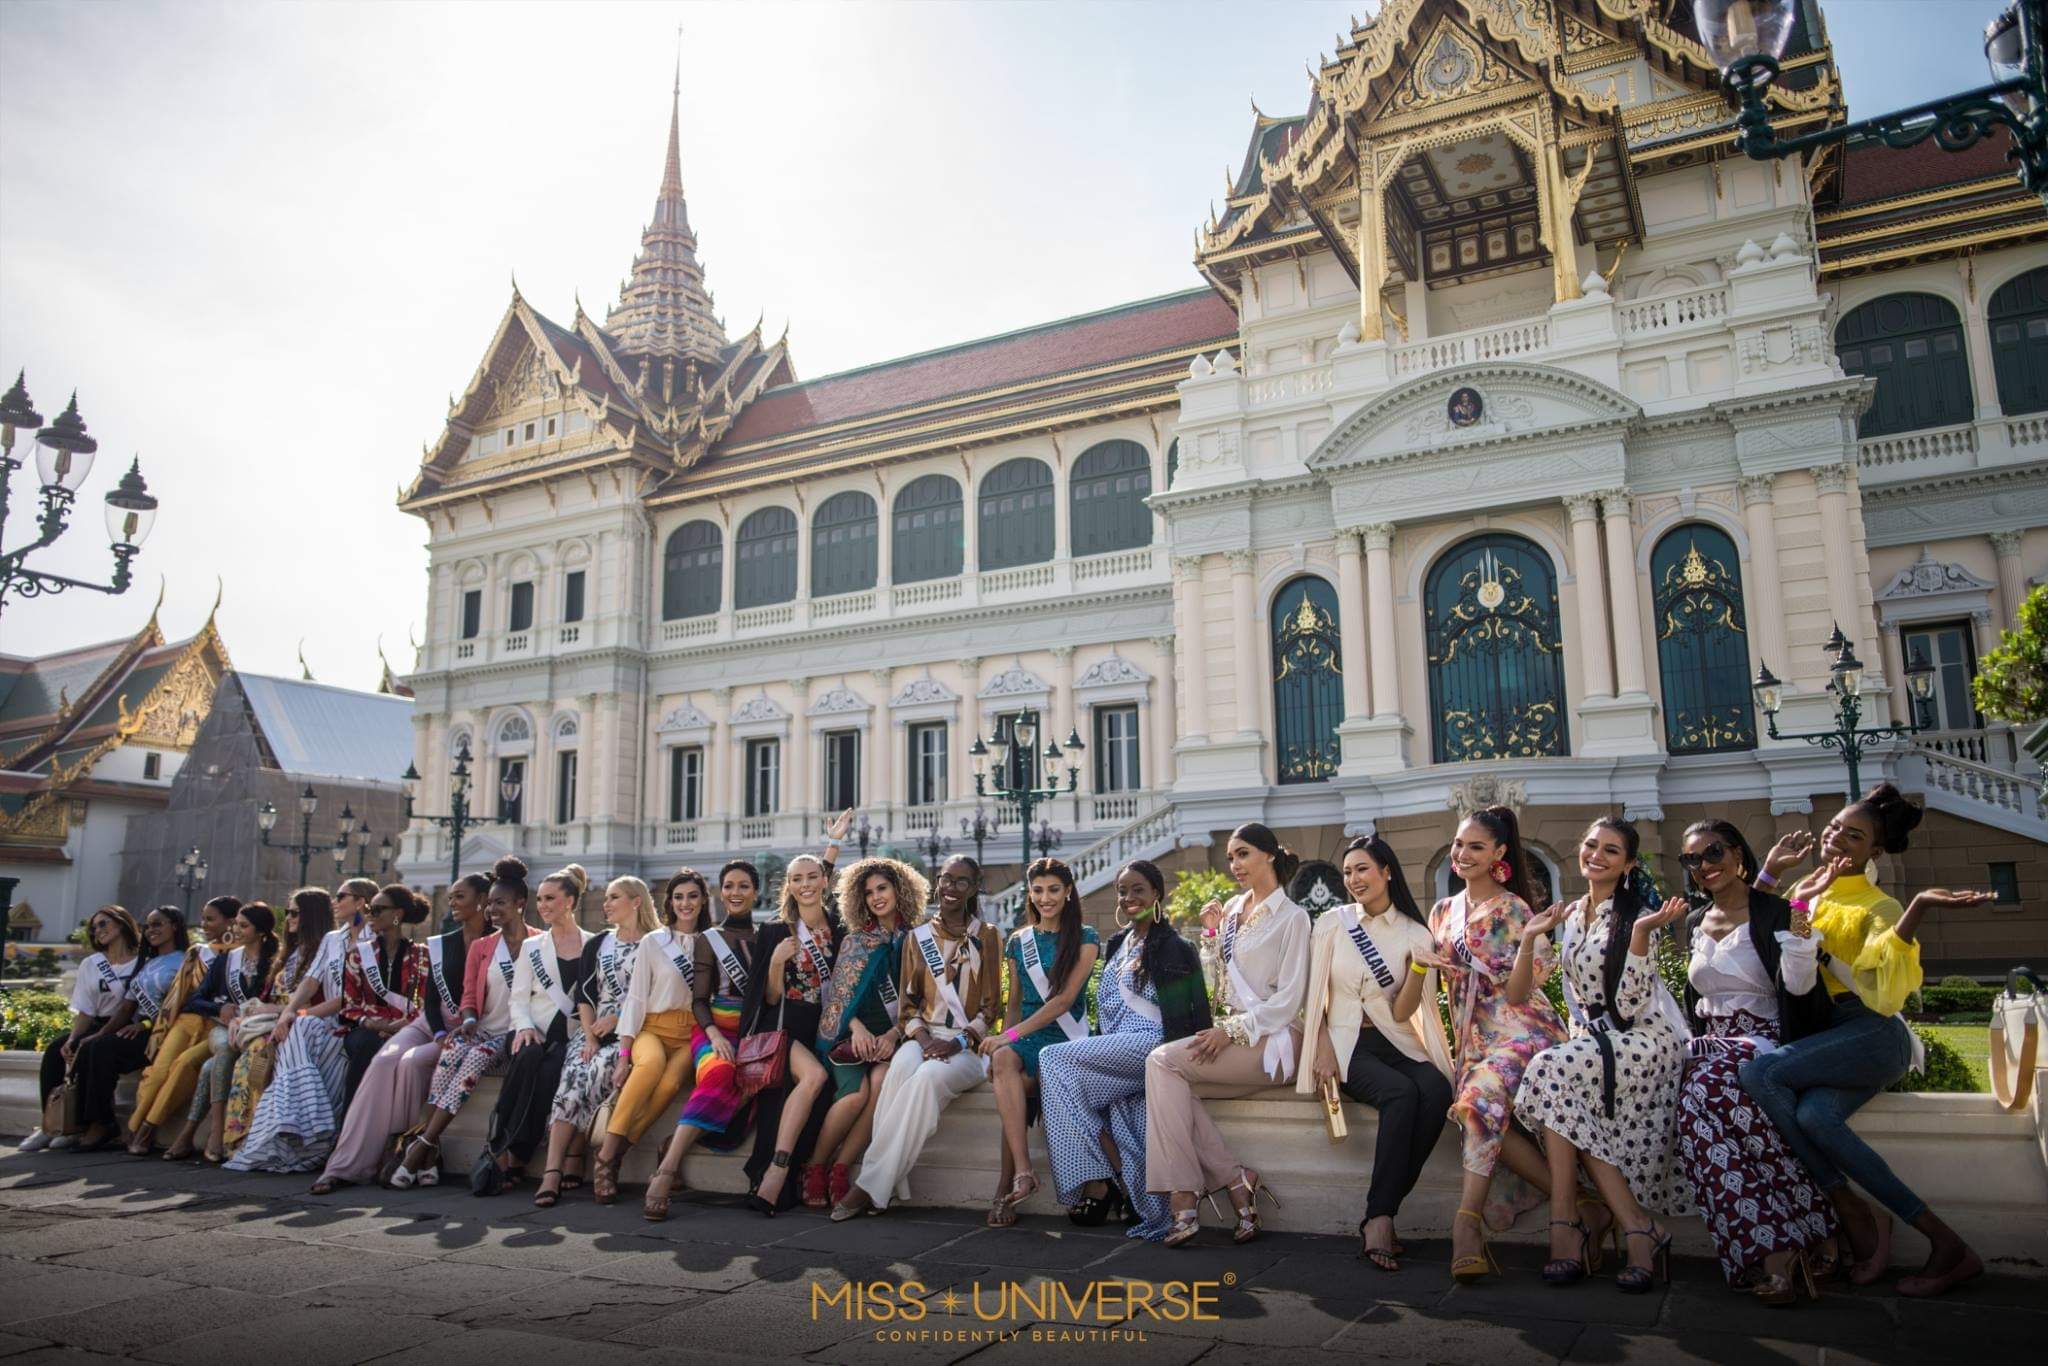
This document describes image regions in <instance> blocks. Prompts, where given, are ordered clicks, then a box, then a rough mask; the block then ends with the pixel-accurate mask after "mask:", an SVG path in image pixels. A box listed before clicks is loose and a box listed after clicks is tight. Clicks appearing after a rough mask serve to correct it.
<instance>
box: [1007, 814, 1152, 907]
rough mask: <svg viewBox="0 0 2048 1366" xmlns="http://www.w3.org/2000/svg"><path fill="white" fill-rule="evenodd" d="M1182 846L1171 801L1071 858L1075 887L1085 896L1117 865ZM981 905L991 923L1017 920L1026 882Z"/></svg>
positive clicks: (1110, 875) (1105, 880)
mask: <svg viewBox="0 0 2048 1366" xmlns="http://www.w3.org/2000/svg"><path fill="white" fill-rule="evenodd" d="M1179 846H1180V824H1179V821H1178V820H1177V819H1176V817H1175V815H1174V810H1173V807H1172V805H1171V804H1170V803H1168V804H1164V805H1161V806H1158V807H1156V808H1154V809H1153V810H1151V811H1148V812H1146V813H1145V814H1143V815H1141V816H1138V817H1137V818H1135V819H1134V820H1132V821H1131V822H1130V823H1129V824H1127V825H1124V826H1122V827H1121V828H1119V829H1116V830H1113V831H1111V832H1110V833H1109V834H1107V835H1105V836H1103V837H1102V838H1101V839H1099V840H1097V841H1095V843H1093V844H1091V845H1089V846H1088V847H1087V848H1086V849H1083V850H1082V851H1081V852H1080V853H1078V854H1075V855H1073V856H1072V857H1071V858H1068V859H1067V860H1066V864H1067V866H1068V867H1069V868H1072V869H1073V870H1074V881H1075V888H1076V890H1078V891H1079V892H1080V894H1081V895H1082V896H1084V897H1085V896H1087V895H1088V894H1089V893H1090V892H1093V891H1097V890H1099V889H1100V888H1103V887H1107V886H1108V885H1109V881H1110V879H1111V878H1113V877H1115V876H1116V873H1117V869H1119V868H1121V867H1123V866H1124V865H1125V864H1126V863H1129V862H1130V861H1131V860H1132V859H1134V858H1143V859H1154V858H1158V857H1160V856H1161V855H1162V854H1165V853H1168V852H1170V851H1171V850H1173V849H1176V848H1178V847H1179ZM982 907H983V910H984V914H985V918H986V919H987V920H988V922H989V923H990V924H994V925H1010V924H1015V923H1016V921H1017V918H1018V916H1020V915H1021V914H1022V913H1023V910H1024V883H1023V882H1022V881H1021V880H1019V881H1017V882H1013V883H1011V884H1010V885H1009V886H1008V887H1005V888H1004V889H1003V890H1002V891H1000V892H997V893H996V894H995V895H993V896H986V897H983V898H982Z"/></svg>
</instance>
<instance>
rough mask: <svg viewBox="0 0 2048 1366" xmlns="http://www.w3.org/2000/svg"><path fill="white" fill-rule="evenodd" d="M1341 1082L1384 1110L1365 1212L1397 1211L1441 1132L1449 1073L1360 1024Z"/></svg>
mask: <svg viewBox="0 0 2048 1366" xmlns="http://www.w3.org/2000/svg"><path fill="white" fill-rule="evenodd" d="M1338 1087H1339V1089H1341V1090H1342V1091H1343V1092H1344V1094H1345V1095H1347V1096H1349V1097H1351V1098H1352V1099H1353V1100H1355V1101H1357V1102H1358V1103H1359V1104H1361V1105H1370V1106H1372V1107H1373V1108H1374V1109H1375V1110H1378V1111H1379V1112H1380V1132H1379V1140H1378V1142H1377V1143H1375V1144H1374V1146H1373V1154H1372V1184H1371V1185H1370V1186H1368V1187H1367V1188H1366V1193H1365V1217H1366V1218H1368V1219H1377V1218H1379V1217H1380V1216H1381V1215H1387V1216H1392V1215H1395V1214H1398V1213H1400V1210H1401V1202H1402V1201H1403V1200H1404V1199H1406V1198H1407V1196H1408V1192H1409V1191H1412V1190H1414V1189H1415V1183H1416V1182H1417V1181H1418V1180H1420V1179H1421V1178H1422V1168H1423V1165H1424V1164H1425V1163H1427V1162H1428V1161H1429V1155H1430V1153H1431V1151H1433V1150H1434V1149H1435V1147H1436V1141H1437V1139H1438V1138H1439V1137H1441V1136H1442V1134H1443V1131H1444V1117H1445V1116H1446V1115H1448V1114H1449V1113H1450V1110H1451V1082H1450V1078H1448V1077H1446V1076H1445V1075H1444V1074H1443V1073H1441V1072H1439V1071H1437V1070H1436V1064H1434V1063H1432V1062H1428V1061H1423V1062H1417V1061H1416V1060H1415V1059H1413V1058H1411V1057H1409V1056H1408V1055H1407V1054H1405V1053H1403V1052H1402V1051H1401V1050H1400V1049H1398V1048H1396V1047H1394V1045H1393V1044H1392V1043H1391V1042H1389V1041H1388V1039H1387V1036H1386V1035H1384V1034H1382V1033H1380V1032H1379V1031H1378V1030H1377V1029H1361V1030H1359V1031H1358V1045H1357V1047H1355V1048H1353V1049H1352V1050H1351V1065H1350V1067H1349V1068H1348V1069H1347V1070H1346V1071H1345V1074H1344V1080H1343V1081H1341V1082H1339V1083H1338Z"/></svg>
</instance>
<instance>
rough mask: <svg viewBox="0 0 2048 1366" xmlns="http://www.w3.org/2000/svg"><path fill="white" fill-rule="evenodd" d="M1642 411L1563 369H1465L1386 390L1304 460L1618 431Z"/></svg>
mask: <svg viewBox="0 0 2048 1366" xmlns="http://www.w3.org/2000/svg"><path fill="white" fill-rule="evenodd" d="M1641 415H1642V409H1641V408H1640V407H1638V406H1637V405H1636V404H1635V403H1634V402H1633V401H1632V400H1630V399H1629V398H1627V397H1626V396H1625V395H1623V394H1620V393H1617V392H1616V391H1615V390H1613V389H1610V388H1608V387H1607V386H1606V385H1604V384H1602V383H1600V382H1599V381H1597V380H1593V379H1588V378H1586V377H1585V376H1584V375H1577V374H1573V373H1571V372H1570V371H1567V370H1559V369H1555V368H1553V367H1550V366H1543V365H1522V364H1510V363H1503V364H1497V365H1489V366H1463V367H1459V368H1456V369H1452V370H1447V371H1437V372H1434V373H1431V374H1428V375H1424V376H1422V377H1421V378H1419V379H1415V380H1411V381H1409V382H1408V383H1406V384H1403V385H1400V386H1398V387H1396V388H1394V389H1390V390H1388V391H1387V392H1386V393H1385V394H1383V395H1381V396H1380V397H1379V398H1377V399H1374V400H1373V401H1372V402H1370V403H1368V404H1366V405H1365V406H1364V407H1362V408H1360V409H1359V410H1358V411H1357V412H1356V413H1353V414H1352V415H1351V416H1350V417H1349V418H1347V419H1345V421H1344V422H1342V423H1341V424H1339V425H1338V426H1337V427H1336V428H1335V429H1334V430H1332V431H1331V432H1330V434H1329V435H1328V436H1326V437H1324V438H1323V440H1322V442H1321V444H1319V445H1318V446H1317V447H1316V449H1315V450H1314V451H1313V452H1312V453H1311V454H1310V455H1309V458H1308V464H1309V466H1310V468H1312V469H1314V468H1321V469H1338V468H1343V467H1347V466H1353V465H1360V464H1370V463H1375V462H1379V461H1389V460H1408V459H1415V458H1418V457H1426V456H1428V455H1429V454H1431V453H1433V452H1435V451H1439V450H1445V449H1456V448H1459V447H1466V446H1475V445H1481V444H1487V443H1495V442H1501V441H1512V440H1517V439H1523V438H1532V437H1538V436H1562V435H1585V434H1589V433H1591V432H1594V431H1598V430H1600V429H1603V428H1604V429H1608V430H1611V431H1613V432H1616V433H1619V432H1620V431H1621V430H1622V429H1624V428H1626V427H1627V425H1628V424H1629V423H1631V422H1633V421H1635V420H1636V419H1638V418H1640V417H1641Z"/></svg>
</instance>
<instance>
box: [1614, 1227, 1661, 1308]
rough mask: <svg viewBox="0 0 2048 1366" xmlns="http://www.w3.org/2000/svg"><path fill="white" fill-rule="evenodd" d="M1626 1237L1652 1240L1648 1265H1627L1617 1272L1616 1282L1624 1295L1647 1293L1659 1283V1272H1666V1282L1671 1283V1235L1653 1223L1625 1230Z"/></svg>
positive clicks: (1624, 1235) (1623, 1234)
mask: <svg viewBox="0 0 2048 1366" xmlns="http://www.w3.org/2000/svg"><path fill="white" fill-rule="evenodd" d="M1622 1236H1623V1237H1624V1238H1648V1239H1649V1240H1650V1264H1649V1265H1648V1266H1625V1267H1623V1268H1622V1269H1621V1270H1620V1271H1618V1272H1616V1273H1615V1277H1614V1283H1615V1285H1617V1286H1619V1287H1620V1289H1621V1292H1622V1293H1623V1294H1624V1295H1647V1294H1649V1293H1650V1290H1651V1289H1652V1287H1654V1286H1655V1285H1656V1283H1657V1272H1658V1271H1659V1269H1660V1268H1661V1269H1662V1271H1663V1273H1664V1284H1666V1285H1669V1284H1671V1235H1670V1234H1668V1233H1666V1232H1665V1231H1664V1230H1662V1229H1660V1228H1658V1227H1657V1226H1656V1225H1655V1224H1651V1225H1650V1226H1649V1227H1648V1228H1632V1229H1627V1230H1624V1232H1623V1233H1622Z"/></svg>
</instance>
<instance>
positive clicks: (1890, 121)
mask: <svg viewBox="0 0 2048 1366" xmlns="http://www.w3.org/2000/svg"><path fill="white" fill-rule="evenodd" d="M1797 8H1798V4H1797V0H1693V17H1694V19H1695V20H1696V21H1697V23H1698V27H1699V34H1700V42H1701V44H1702V45H1704V46H1705V48H1706V49H1707V55H1708V56H1709V57H1710V58H1712V60H1713V61H1714V63H1715V65H1717V66H1719V67H1720V68H1721V81H1722V84H1723V85H1725V86H1726V87H1727V88H1728V91H1729V93H1731V94H1732V95H1734V96H1735V98H1736V101H1737V103H1738V104H1740V106H1741V112H1740V114H1739V116H1738V118H1737V127H1738V128H1739V130H1740V131H1739V133H1738V134H1737V136H1736V144H1737V145H1738V146H1740V147H1741V148H1742V150H1743V151H1744V152H1745V153H1747V154H1748V155H1749V156H1751V157H1753V158H1754V159H1756V160H1758V161H1769V160H1772V159H1773V158H1776V157H1784V156H1792V155H1795V154H1797V153H1799V152H1803V151H1806V150H1808V149H1809V148H1813V147H1823V146H1827V145H1829V144H1831V143H1837V142H1842V141H1844V140H1845V139H1848V138H1852V137H1857V136H1862V135H1868V136H1871V137H1875V138H1878V139H1881V140H1882V141H1883V142H1884V143H1885V145H1886V146H1888V147H1911V146H1913V145H1915V144H1916V143H1920V142H1925V141H1926V140H1927V139H1928V138H1933V139H1934V141H1935V143H1936V144H1937V145H1939V146H1940V147H1941V148H1942V149H1943V150H1944V151H1949V152H1960V151H1962V150H1963V149H1964V148H1966V147H1970V146H1972V145H1973V144H1975V143H1976V142H1977V141H1978V140H1980V139H1982V138H1984V137H1986V136H1988V135H1989V134H1990V132H1991V130H1992V129H1994V128H2004V129H2005V130H2006V131H2007V132H2009V133H2010V134H2011V135H2012V149H2011V151H2009V152H2008V153H2007V156H2008V157H2009V158H2010V159H2011V160H2013V161H2016V162H2018V163H2019V179H2020V183H2021V184H2022V185H2024V186H2026V187H2027V188H2028V189H2030V190H2032V191H2034V192H2035V193H2036V194H2039V195H2041V196H2042V197H2043V198H2044V199H2048V60H2044V56H2043V50H2042V49H2043V44H2044V42H2048V0H2012V3H2011V4H2009V5H2007V6H2006V8H2005V10H2004V11H2003V12H2002V13H2000V14H1999V16H1998V17H1997V18H1996V19H1993V20H1992V21H1991V23H1990V24H1988V25H1987V26H1986V27H1985V30H1984V58H1985V60H1986V62H1988V63H1989V64H1990V67H1991V76H1992V83H1991V84H1990V85H1985V86H1979V87H1978V88H1977V89H1975V90H1966V91H1964V92H1962V93H1961V94H1958V95H1949V96H1946V97H1944V98H1942V99H1938V100H1929V101H1928V102H1927V103H1925V104H1916V105H1913V106H1912V107H1911V108H1908V109H1899V110H1894V111H1893V112H1892V113H1889V114H1880V115H1878V116H1877V117H1876V118H1871V119H1862V120H1860V121H1858V122H1856V123H1846V124H1843V125H1842V126H1840V127H1838V128H1823V129H1821V130H1820V131H1818V132H1814V133H1806V134H1803V135H1801V136H1798V137H1789V138H1780V137H1779V136H1778V135H1777V133H1776V131H1775V130H1773V129H1772V127H1771V115H1770V110H1769V108H1768V107H1767V106H1766V104H1765V102H1764V96H1765V92H1766V91H1767V90H1768V89H1769V87H1770V85H1771V82H1773V81H1774V80H1776V79H1777V78H1778V74H1779V66H1778V59H1779V58H1780V57H1782V56H1784V54H1785V44H1786V42H1787V40H1788V39H1790V37H1791V35H1792V21H1793V17H1794V15H1795V12H1796V10H1797ZM1920 36H1921V35H1902V37H1901V41H1905V42H1913V41H1917V40H1918V38H1919V37H1920Z"/></svg>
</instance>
